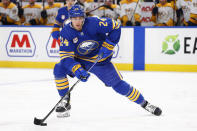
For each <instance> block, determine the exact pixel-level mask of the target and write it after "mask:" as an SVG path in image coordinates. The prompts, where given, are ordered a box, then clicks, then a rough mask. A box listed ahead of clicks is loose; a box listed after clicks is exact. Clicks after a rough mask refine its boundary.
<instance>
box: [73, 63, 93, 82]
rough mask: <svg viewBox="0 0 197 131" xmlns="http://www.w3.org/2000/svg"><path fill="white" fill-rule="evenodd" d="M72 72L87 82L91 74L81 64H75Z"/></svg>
mask: <svg viewBox="0 0 197 131" xmlns="http://www.w3.org/2000/svg"><path fill="white" fill-rule="evenodd" d="M72 72H73V73H74V74H75V76H76V77H77V78H78V79H80V80H81V81H82V82H86V81H87V80H88V78H89V77H90V74H89V73H88V72H87V71H86V70H84V69H83V68H82V67H81V65H80V64H77V65H75V66H74V67H73V68H72Z"/></svg>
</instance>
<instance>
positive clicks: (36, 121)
mask: <svg viewBox="0 0 197 131" xmlns="http://www.w3.org/2000/svg"><path fill="white" fill-rule="evenodd" d="M102 56H103V54H101V55H99V56H98V57H97V59H96V61H95V62H94V63H93V65H92V66H91V67H90V68H89V69H88V70H87V72H89V71H90V70H91V69H92V68H93V67H94V66H95V65H96V63H97V62H98V61H99V60H100V59H101V58H102ZM80 81H81V80H80V79H78V80H77V82H75V83H74V84H73V86H72V87H71V88H70V90H69V91H68V92H67V93H66V94H65V95H64V96H63V97H62V98H61V99H60V100H59V101H58V103H57V104H56V105H55V106H54V107H53V109H52V110H51V111H50V112H49V113H48V114H47V115H46V116H45V117H44V118H43V119H38V118H36V117H35V118H34V124H35V125H40V126H47V123H44V121H45V120H46V119H47V118H48V117H49V116H50V115H51V113H52V112H53V111H54V110H55V108H56V107H57V105H58V104H59V103H60V102H62V101H63V100H64V99H65V98H66V96H67V95H68V94H69V93H70V92H71V91H72V90H73V88H74V87H75V86H76V85H77V84H78V83H79V82H80Z"/></svg>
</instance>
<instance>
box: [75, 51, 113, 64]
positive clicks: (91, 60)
mask: <svg viewBox="0 0 197 131" xmlns="http://www.w3.org/2000/svg"><path fill="white" fill-rule="evenodd" d="M112 55H113V52H112V53H111V54H110V55H109V56H108V57H107V58H109V57H110V56H112ZM75 57H76V58H78V59H81V60H85V61H89V62H95V61H96V60H97V57H98V55H96V56H93V57H84V56H78V55H75ZM107 58H102V59H101V60H99V61H98V62H102V61H104V60H106V59H107Z"/></svg>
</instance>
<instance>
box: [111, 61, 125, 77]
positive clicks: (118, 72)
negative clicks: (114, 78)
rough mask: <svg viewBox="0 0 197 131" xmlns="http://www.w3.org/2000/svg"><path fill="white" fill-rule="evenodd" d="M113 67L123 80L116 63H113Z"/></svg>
mask: <svg viewBox="0 0 197 131" xmlns="http://www.w3.org/2000/svg"><path fill="white" fill-rule="evenodd" d="M112 65H113V66H114V68H115V70H116V72H117V73H118V76H119V77H120V79H121V80H122V79H123V78H122V75H121V74H120V72H119V71H118V69H117V67H116V66H115V65H114V63H112Z"/></svg>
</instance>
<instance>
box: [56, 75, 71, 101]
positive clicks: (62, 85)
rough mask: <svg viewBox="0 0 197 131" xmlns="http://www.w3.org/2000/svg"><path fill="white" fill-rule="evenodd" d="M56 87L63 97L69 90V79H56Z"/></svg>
mask: <svg viewBox="0 0 197 131" xmlns="http://www.w3.org/2000/svg"><path fill="white" fill-rule="evenodd" d="M55 83H56V87H57V90H58V93H59V95H60V96H61V97H62V96H64V95H65V94H66V92H67V91H68V89H69V82H68V78H67V77H66V78H55Z"/></svg>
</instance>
